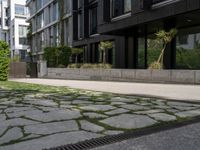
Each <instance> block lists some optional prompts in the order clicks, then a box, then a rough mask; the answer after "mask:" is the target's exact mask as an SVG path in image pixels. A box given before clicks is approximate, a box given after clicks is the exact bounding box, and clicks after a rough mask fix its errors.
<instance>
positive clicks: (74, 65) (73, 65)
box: [67, 63, 83, 68]
mask: <svg viewBox="0 0 200 150" xmlns="http://www.w3.org/2000/svg"><path fill="white" fill-rule="evenodd" d="M82 65H83V64H79V63H77V64H69V65H68V66H67V68H81V66H82Z"/></svg>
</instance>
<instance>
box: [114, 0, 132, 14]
mask: <svg viewBox="0 0 200 150" xmlns="http://www.w3.org/2000/svg"><path fill="white" fill-rule="evenodd" d="M130 11H131V0H112V16H113V17H117V16H120V15H123V14H125V13H128V12H130Z"/></svg>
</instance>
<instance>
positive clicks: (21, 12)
mask: <svg viewBox="0 0 200 150" xmlns="http://www.w3.org/2000/svg"><path fill="white" fill-rule="evenodd" d="M15 14H17V15H26V14H25V6H23V5H18V4H15Z"/></svg>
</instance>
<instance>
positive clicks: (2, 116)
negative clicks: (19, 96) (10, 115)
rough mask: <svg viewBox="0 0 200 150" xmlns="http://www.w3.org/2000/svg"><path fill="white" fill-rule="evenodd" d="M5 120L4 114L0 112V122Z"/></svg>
mask: <svg viewBox="0 0 200 150" xmlns="http://www.w3.org/2000/svg"><path fill="white" fill-rule="evenodd" d="M5 120H6V115H4V114H0V122H2V121H5Z"/></svg>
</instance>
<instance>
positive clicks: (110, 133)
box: [104, 130, 124, 135]
mask: <svg viewBox="0 0 200 150" xmlns="http://www.w3.org/2000/svg"><path fill="white" fill-rule="evenodd" d="M121 133H124V132H123V131H114V130H107V131H105V132H104V134H106V135H117V134H121Z"/></svg>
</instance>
